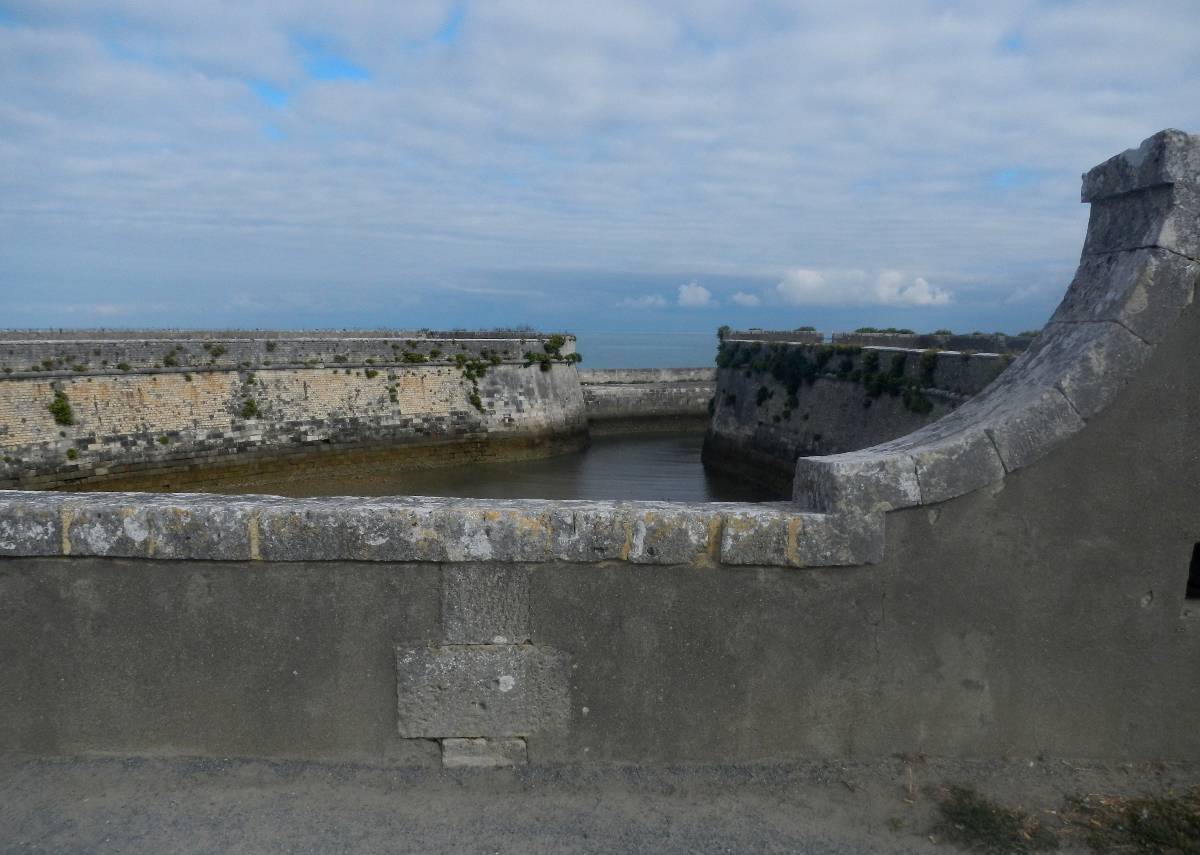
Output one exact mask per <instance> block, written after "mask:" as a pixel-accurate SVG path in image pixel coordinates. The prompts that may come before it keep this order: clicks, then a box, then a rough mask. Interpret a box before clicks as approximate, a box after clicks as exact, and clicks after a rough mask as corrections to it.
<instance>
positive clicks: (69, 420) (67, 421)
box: [48, 389, 75, 425]
mask: <svg viewBox="0 0 1200 855" xmlns="http://www.w3.org/2000/svg"><path fill="white" fill-rule="evenodd" d="M48 409H49V410H50V415H52V416H54V423H55V424H58V425H73V424H75V412H74V411H73V410H72V409H71V400H70V398H68V397H67V393H66V392H64V391H62V390H61V389H58V390H56V391H55V392H54V400H53V401H51V402H50V404H49V406H48Z"/></svg>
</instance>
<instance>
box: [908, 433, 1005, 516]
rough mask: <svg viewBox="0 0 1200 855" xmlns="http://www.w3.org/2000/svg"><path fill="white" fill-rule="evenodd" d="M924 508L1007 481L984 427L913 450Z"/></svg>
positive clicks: (1002, 466) (998, 457)
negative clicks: (1000, 481) (1003, 479)
mask: <svg viewBox="0 0 1200 855" xmlns="http://www.w3.org/2000/svg"><path fill="white" fill-rule="evenodd" d="M912 458H913V461H914V462H915V463H916V466H917V480H918V482H919V483H920V485H921V504H925V505H930V504H934V503H936V502H944V501H946V500H947V499H953V498H954V497H956V496H962V495H964V494H966V493H970V492H972V491H973V490H978V489H979V488H981V487H985V486H987V485H988V484H993V483H995V482H996V481H999V480H1000V479H1001V478H1003V477H1004V465H1003V464H1002V463H1001V462H1000V455H999V454H998V453H997V451H996V447H995V446H994V445H993V444H992V441H991V439H990V438H989V437H988V435H987V434H986V433H985V432H984V430H983V427H982V426H976V427H974V428H972V429H970V430H967V431H963V432H962V433H959V434H955V435H953V436H949V437H945V438H943V439H940V440H937V441H935V442H931V443H929V444H928V445H925V446H918V447H916V448H914V449H913V450H912Z"/></svg>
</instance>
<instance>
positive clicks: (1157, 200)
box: [1083, 184, 1200, 258]
mask: <svg viewBox="0 0 1200 855" xmlns="http://www.w3.org/2000/svg"><path fill="white" fill-rule="evenodd" d="M1148 247H1159V248H1162V249H1166V250H1170V251H1171V252H1176V253H1179V254H1180V255H1184V256H1187V257H1189V258H1200V188H1198V187H1197V185H1195V184H1164V185H1162V186H1159V187H1153V188H1151V189H1149V190H1144V191H1142V192H1140V193H1129V194H1126V195H1124V196H1115V197H1113V198H1111V199H1105V200H1103V201H1098V202H1093V203H1092V211H1091V217H1090V219H1089V221H1088V230H1087V239H1086V240H1085V241H1084V244H1083V254H1084V256H1088V255H1095V254H1097V253H1104V252H1120V251H1126V250H1134V249H1144V248H1148Z"/></svg>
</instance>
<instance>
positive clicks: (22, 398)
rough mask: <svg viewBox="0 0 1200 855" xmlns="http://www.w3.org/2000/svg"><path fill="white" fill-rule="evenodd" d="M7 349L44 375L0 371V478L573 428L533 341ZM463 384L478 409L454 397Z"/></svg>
mask: <svg viewBox="0 0 1200 855" xmlns="http://www.w3.org/2000/svg"><path fill="white" fill-rule="evenodd" d="M410 342H411V343H410ZM7 345H8V346H7V347H5V346H3V345H0V350H2V351H4V352H6V353H8V355H9V357H10V358H11V357H12V354H13V353H18V352H19V353H20V354H21V355H20V358H19V360H16V361H17V362H18V364H21V365H24V364H26V363H29V364H30V365H35V364H40V363H37V362H36V359H37V358H38V357H39V356H40V354H42V353H43V352H45V353H54V354H58V355H57V356H55V357H53V358H52V357H50V356H46V357H44V359H45V360H46V361H47V362H48V365H47V366H46V370H44V371H40V372H14V373H12V374H9V375H5V376H4V377H3V379H0V487H2V486H30V487H41V486H48V485H64V486H66V485H75V486H81V485H88V484H94V483H102V482H105V481H112V480H114V479H124V478H129V477H145V476H154V475H157V474H160V473H164V472H172V471H178V470H181V469H185V468H189V467H197V466H201V465H214V464H228V465H233V464H237V465H248V464H249V463H250V462H252V461H256V460H271V459H279V458H282V457H290V456H294V455H295V454H296V453H297V452H300V451H304V450H309V451H311V452H312V453H322V454H328V452H330V451H346V450H351V449H362V448H365V447H380V448H396V447H401V446H420V445H435V444H443V445H444V444H445V443H447V442H455V441H462V442H473V441H478V440H479V439H480V438H488V439H505V438H508V439H511V438H525V439H551V438H553V439H560V440H562V441H563V442H564V443H567V444H570V443H572V442H574V443H576V444H578V443H579V442H581V441H585V440H586V437H585V436H583V435H584V434H585V433H586V417H585V415H584V413H583V397H582V394H581V393H580V389H579V384H578V380H577V378H576V376H575V369H574V367H573V366H570V365H566V364H561V363H557V364H554V365H553V366H552V367H551V369H550V370H549V371H541V370H539V368H538V367H537V366H530V367H526V366H525V365H524V361H523V359H522V356H521V354H522V353H523V352H524V351H525V350H535V351H539V352H540V351H541V349H542V348H541V343H540V342H535V341H528V340H516V341H504V340H499V339H483V338H476V339H468V340H464V341H457V340H456V341H448V340H431V339H422V340H404V341H400V342H395V341H389V340H387V339H383V338H352V339H345V338H339V337H326V338H322V339H317V338H303V339H290V340H288V339H282V338H280V339H237V340H235V339H207V340H204V341H203V342H202V343H201V344H199V345H198V344H197V340H196V339H194V338H181V339H177V340H169V339H142V340H136V341H113V340H67V341H57V342H45V341H40V340H38V341H21V342H17V341H13V342H9V343H7ZM205 345H207V346H208V349H207V350H206V349H205ZM393 346H394V347H393ZM76 351H78V353H77V352H76ZM96 351H99V352H100V354H102V356H101V358H100V359H99V360H98V361H93V362H91V363H89V364H88V365H87V366H83V365H79V366H78V367H79V368H80V370H78V371H76V370H74V369H72V368H67V369H66V370H65V371H64V370H63V368H62V366H61V365H60V364H59V363H60V362H61V363H62V365H68V366H69V365H70V364H71V362H72V360H73V359H75V358H83V354H84V353H86V354H88V355H91V356H92V358H93V360H95V352H96ZM414 354H419V356H414ZM481 356H483V357H486V358H480V357H481ZM414 358H415V359H417V360H426V361H424V362H420V361H417V362H414V361H412V360H413V359H414ZM464 358H466V359H472V360H477V361H476V362H475V363H474V364H475V365H477V366H478V365H483V366H485V369H484V370H486V373H485V374H484V376H483V377H481V378H478V379H477V382H476V381H475V380H474V379H473V378H471V377H469V376H468V375H467V374H465V373H464V366H463V365H459V364H456V359H457V360H459V361H461V360H462V359H464ZM164 362H166V363H167V364H166V365H165V366H164V365H163V363H164ZM103 363H108V364H107V365H104V364H103ZM214 363H215V364H214ZM117 364H120V365H121V366H122V367H121V368H117V367H116V365H117ZM160 366H161V367H160ZM465 367H467V368H468V369H469V368H470V367H471V363H468V364H467V366H465ZM476 390H477V394H478V395H479V399H480V400H479V405H480V406H479V407H478V408H477V407H476V406H475V405H474V404H473V403H472V401H471V400H470V396H471V395H472V394H473V393H476ZM56 394H63V395H65V396H66V400H67V401H68V402H69V404H70V407H71V410H72V413H73V417H74V423H73V424H69V425H66V424H59V423H56V420H55V417H54V416H53V415H52V413H51V411H50V409H49V405H50V404H51V403H52V402H53V401H54V399H55V395H56ZM248 407H249V408H250V409H248ZM318 450H319V452H318ZM546 450H550V449H546ZM442 456H443V457H444V455H442Z"/></svg>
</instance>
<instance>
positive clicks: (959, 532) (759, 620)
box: [0, 132, 1200, 765]
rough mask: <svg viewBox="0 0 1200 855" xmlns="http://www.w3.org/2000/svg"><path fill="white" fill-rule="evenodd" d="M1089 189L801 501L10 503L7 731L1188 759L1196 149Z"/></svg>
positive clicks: (176, 499)
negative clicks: (1051, 259)
mask: <svg viewBox="0 0 1200 855" xmlns="http://www.w3.org/2000/svg"><path fill="white" fill-rule="evenodd" d="M1084 187H1085V197H1084V198H1085V200H1086V201H1091V202H1092V203H1093V210H1092V221H1091V225H1090V226H1089V234H1088V241H1087V243H1086V244H1085V252H1084V256H1083V258H1082V260H1081V264H1080V269H1079V273H1078V274H1077V276H1076V279H1075V280H1074V281H1073V283H1072V285H1071V288H1070V290H1069V291H1068V293H1067V296H1066V297H1065V298H1064V300H1063V303H1062V304H1061V305H1060V307H1059V309H1058V311H1057V312H1056V313H1055V315H1054V318H1053V319H1052V321H1051V322H1050V324H1048V325H1047V327H1046V330H1045V331H1044V332H1043V333H1042V335H1041V336H1039V338H1038V340H1037V342H1036V343H1035V345H1034V347H1033V348H1031V350H1030V351H1029V352H1028V353H1026V354H1025V355H1023V356H1022V357H1020V358H1019V359H1018V360H1017V362H1016V363H1014V365H1013V366H1012V367H1011V368H1010V370H1009V371H1008V372H1006V373H1005V374H1004V376H1003V377H1001V378H1000V379H999V380H997V381H996V382H995V383H993V384H992V385H991V386H989V388H988V389H987V390H985V391H984V392H983V393H981V394H980V395H977V396H975V397H973V398H971V399H970V400H969V401H967V402H966V403H964V404H963V405H962V406H960V407H958V408H957V409H956V410H954V411H953V412H952V413H950V414H949V415H947V416H946V417H944V418H943V419H941V420H939V421H938V422H936V423H934V424H932V425H928V426H926V427H924V428H921V429H920V430H918V431H916V432H914V433H913V434H911V435H909V436H906V437H903V438H901V439H898V440H893V441H891V442H888V443H884V444H881V445H879V446H876V447H873V448H870V449H864V450H862V451H858V452H852V453H847V454H840V455H831V456H825V457H813V458H802V459H801V460H800V461H798V462H797V466H796V482H795V491H794V494H793V498H794V501H793V502H791V503H772V504H760V505H743V504H705V505H687V504H673V503H642V502H549V501H520V502H496V501H491V502H489V501H471V500H449V499H386V500H375V501H371V500H359V499H321V500H293V499H276V498H270V497H216V496H210V497H198V496H184V495H163V496H147V495H143V494H136V493H130V494H91V495H84V494H77V495H72V494H64V493H50V492H42V493H35V492H9V493H0V556H3V557H0V689H3V690H2V691H0V748H3V749H5V750H21V751H34V752H44V753H74V752H81V751H117V752H122V753H136V754H142V753H150V754H155V753H162V754H191V755H200V756H219V757H224V756H230V755H239V754H241V755H245V754H249V755H258V756H299V757H354V758H366V759H380V760H392V761H403V762H414V763H431V764H432V763H437V762H439V760H440V762H445V763H447V764H451V765H452V764H460V763H463V762H484V763H493V764H511V763H520V762H526V761H528V762H536V763H553V762H557V761H561V760H572V761H580V762H609V761H627V762H635V763H676V762H693V761H705V762H716V763H725V762H746V761H752V760H774V759H781V760H786V759H797V758H806V757H868V756H882V755H892V754H895V753H901V752H919V753H927V754H931V755H955V756H964V757H996V756H1001V755H1003V756H1009V757H1011V756H1014V755H1015V756H1033V755H1050V756H1054V755H1058V756H1065V757H1086V758H1112V759H1125V760H1189V761H1196V760H1200V730H1197V728H1196V727H1195V711H1196V710H1197V709H1198V708H1200V682H1198V681H1197V680H1195V679H1194V678H1195V674H1196V663H1197V662H1198V661H1200V600H1196V599H1189V598H1188V590H1189V576H1190V575H1192V573H1193V571H1192V568H1191V567H1190V564H1191V560H1192V555H1193V550H1194V549H1195V548H1196V545H1197V544H1198V543H1200V513H1198V512H1197V509H1196V502H1195V496H1196V489H1197V485H1198V484H1200V456H1198V455H1197V454H1196V449H1195V444H1196V430H1195V428H1196V424H1197V421H1198V419H1200V411H1198V410H1197V403H1196V402H1197V401H1200V351H1198V350H1197V347H1196V342H1197V341H1200V306H1197V304H1196V302H1195V293H1196V288H1197V286H1198V285H1200V193H1198V192H1197V191H1198V190H1200V138H1194V137H1189V136H1187V135H1184V134H1180V133H1178V132H1164V133H1163V134H1159V135H1156V136H1155V137H1153V138H1151V139H1150V140H1148V141H1147V142H1146V143H1145V144H1143V146H1142V148H1141V149H1139V150H1136V151H1132V152H1127V153H1125V154H1124V155H1120V156H1118V157H1117V158H1114V159H1113V160H1112V161H1109V162H1108V163H1106V164H1103V165H1102V166H1101V167H1098V168H1097V169H1096V170H1093V171H1092V172H1091V173H1089V174H1088V175H1087V176H1085V183H1084ZM1134 440H1136V441H1134ZM1195 572H1196V573H1198V574H1200V570H1197V571H1195ZM1193 581H1195V580H1193Z"/></svg>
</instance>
